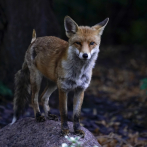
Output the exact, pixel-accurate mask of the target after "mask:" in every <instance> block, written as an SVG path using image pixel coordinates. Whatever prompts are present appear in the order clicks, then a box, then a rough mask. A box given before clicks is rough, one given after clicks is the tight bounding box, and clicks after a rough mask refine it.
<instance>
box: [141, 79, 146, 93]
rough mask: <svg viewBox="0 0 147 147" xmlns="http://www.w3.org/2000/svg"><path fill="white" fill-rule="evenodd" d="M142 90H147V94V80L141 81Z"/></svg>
mask: <svg viewBox="0 0 147 147" xmlns="http://www.w3.org/2000/svg"><path fill="white" fill-rule="evenodd" d="M140 89H141V90H146V93H147V78H145V79H142V80H141V86H140Z"/></svg>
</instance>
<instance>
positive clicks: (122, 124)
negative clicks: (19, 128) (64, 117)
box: [0, 0, 147, 146]
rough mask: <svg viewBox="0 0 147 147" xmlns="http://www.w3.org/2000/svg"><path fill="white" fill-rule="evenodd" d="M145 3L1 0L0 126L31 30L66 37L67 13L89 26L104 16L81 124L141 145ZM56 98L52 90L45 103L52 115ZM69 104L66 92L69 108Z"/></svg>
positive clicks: (146, 128)
mask: <svg viewBox="0 0 147 147" xmlns="http://www.w3.org/2000/svg"><path fill="white" fill-rule="evenodd" d="M146 6H147V1H146V0H70V1H69V0H54V1H53V0H42V1H39V0H24V1H20V0H1V1H0V95H1V96H0V124H1V127H3V126H5V125H7V124H8V123H10V121H11V119H12V101H13V93H14V80H13V78H14V74H15V73H16V72H17V70H19V69H20V68H21V65H22V63H23V59H24V55H25V51H26V50H27V48H28V46H29V44H30V41H31V38H32V30H33V28H35V30H36V33H37V37H40V36H49V35H53V36H57V37H60V38H62V39H65V40H67V37H66V36H65V31H64V25H63V21H64V17H65V16H66V15H69V16H70V17H71V18H73V19H74V20H75V21H76V22H77V24H78V25H87V26H93V25H95V24H97V23H99V22H100V21H102V20H104V19H105V18H107V17H109V18H110V21H109V23H108V25H107V26H106V28H105V30H104V33H103V35H102V42H101V46H100V50H101V52H100V54H99V58H98V60H97V64H96V67H95V69H94V71H93V78H92V81H91V85H90V87H89V88H88V89H87V91H86V93H85V100H84V104H83V109H82V123H83V124H84V126H85V127H87V128H88V129H89V130H90V131H92V132H93V133H94V134H95V135H100V134H102V135H106V134H109V133H111V132H113V133H116V134H118V135H121V136H122V137H123V138H125V140H127V141H128V142H129V143H131V144H132V145H134V146H135V145H136V142H135V141H134V140H133V141H132V140H131V139H132V138H133V137H134V138H136V139H137V142H139V143H140V144H145V143H146V141H144V140H146V139H147V138H146V137H147V125H146V124H147V119H146V118H147V107H146V105H147V101H146V87H147V86H146V83H147V80H146V75H147V64H146V60H147V59H146V55H147V48H146V47H147V41H146V38H147V10H146ZM142 80H143V81H142ZM142 89H144V90H142ZM70 95H72V94H70ZM57 97H58V96H57V92H56V93H54V94H53V96H52V98H51V102H50V103H51V106H52V108H54V109H53V112H54V113H58V112H57V110H56V109H55V108H58V98H57ZM71 107H72V98H71V96H70V100H69V109H70V110H72V108H71ZM29 110H30V111H29V112H30V113H29V114H28V115H27V116H33V113H32V112H31V111H32V110H31V108H29ZM69 118H70V116H69ZM69 120H70V119H69ZM116 128H117V129H116ZM136 133H138V134H137V135H136ZM144 134H145V135H144ZM131 135H132V136H133V137H130V136H131ZM135 135H136V136H135ZM142 140H143V141H142ZM113 146H114V145H113Z"/></svg>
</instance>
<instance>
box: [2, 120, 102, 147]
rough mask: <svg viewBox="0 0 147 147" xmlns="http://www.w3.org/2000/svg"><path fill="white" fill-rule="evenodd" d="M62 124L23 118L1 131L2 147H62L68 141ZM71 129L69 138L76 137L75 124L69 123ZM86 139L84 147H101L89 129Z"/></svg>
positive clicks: (84, 139)
mask: <svg viewBox="0 0 147 147" xmlns="http://www.w3.org/2000/svg"><path fill="white" fill-rule="evenodd" d="M60 125H61V122H60V121H54V120H46V121H45V122H39V123H38V122H36V120H35V119H34V118H23V119H20V120H18V121H17V122H16V123H14V124H13V125H10V124H9V125H7V126H5V127H4V128H2V129H0V146H2V147H12V146H13V147H26V146H27V147H34V146H35V147H60V146H61V145H62V143H67V144H70V143H69V142H68V140H67V139H66V138H65V137H64V136H61V133H60V131H61V128H60ZM68 125H69V128H70V132H71V133H70V134H69V137H76V135H74V132H73V123H72V122H68ZM82 130H84V131H85V137H84V138H81V139H80V140H79V141H80V142H83V144H84V147H93V146H94V145H97V146H98V147H101V146H100V144H99V143H98V142H97V140H96V138H95V137H94V136H93V135H92V133H90V132H89V131H88V130H87V129H85V128H84V127H82Z"/></svg>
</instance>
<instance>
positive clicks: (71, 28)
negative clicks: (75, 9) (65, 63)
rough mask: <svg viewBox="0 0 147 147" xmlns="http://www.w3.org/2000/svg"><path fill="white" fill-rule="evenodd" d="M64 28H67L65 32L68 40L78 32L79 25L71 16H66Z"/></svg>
mask: <svg viewBox="0 0 147 147" xmlns="http://www.w3.org/2000/svg"><path fill="white" fill-rule="evenodd" d="M64 27H65V31H66V36H67V37H68V38H70V37H71V36H72V35H73V34H75V33H76V32H77V30H78V25H77V24H76V22H75V21H74V20H72V19H71V18H70V17H69V16H65V18H64Z"/></svg>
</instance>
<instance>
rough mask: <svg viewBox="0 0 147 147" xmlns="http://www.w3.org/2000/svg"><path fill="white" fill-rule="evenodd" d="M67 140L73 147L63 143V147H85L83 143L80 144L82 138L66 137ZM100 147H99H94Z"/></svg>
mask: <svg viewBox="0 0 147 147" xmlns="http://www.w3.org/2000/svg"><path fill="white" fill-rule="evenodd" d="M65 138H66V139H67V140H68V141H69V142H70V143H71V145H67V144H66V143H62V147H84V145H83V144H82V142H80V141H79V140H80V137H75V138H74V137H68V136H65ZM94 147H98V146H94Z"/></svg>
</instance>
